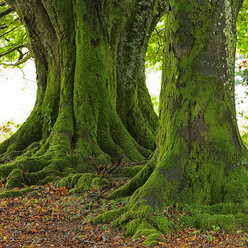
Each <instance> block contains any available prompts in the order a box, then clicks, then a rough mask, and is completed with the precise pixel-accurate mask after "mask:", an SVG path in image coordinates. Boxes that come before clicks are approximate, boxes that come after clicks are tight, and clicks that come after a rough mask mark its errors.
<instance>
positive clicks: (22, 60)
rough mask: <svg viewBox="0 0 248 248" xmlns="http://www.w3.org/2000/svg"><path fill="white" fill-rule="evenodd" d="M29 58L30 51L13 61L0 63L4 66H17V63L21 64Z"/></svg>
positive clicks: (30, 56)
mask: <svg viewBox="0 0 248 248" xmlns="http://www.w3.org/2000/svg"><path fill="white" fill-rule="evenodd" d="M30 58H32V55H31V53H26V55H25V56H24V57H23V58H22V59H18V60H17V61H16V62H14V63H2V65H5V66H18V65H21V64H23V63H25V62H27V61H28V60H29V59H30Z"/></svg>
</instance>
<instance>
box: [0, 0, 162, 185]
mask: <svg viewBox="0 0 248 248" xmlns="http://www.w3.org/2000/svg"><path fill="white" fill-rule="evenodd" d="M149 2H151V6H153V9H152V10H153V11H155V10H156V6H155V2H156V1H153V0H151V1H149ZM142 4H144V3H142V1H132V2H126V1H123V2H118V3H117V2H115V1H97V0H94V1H66V2H61V1H56V0H54V1H46V0H42V1H41V0H35V1H32V2H30V1H23V0H18V1H15V6H16V9H17V11H18V14H19V15H20V17H21V19H22V20H23V21H24V23H25V25H26V27H27V30H28V33H29V36H30V40H31V44H32V48H33V53H34V57H35V63H36V70H37V83H38V92H37V101H36V104H35V108H34V110H33V112H32V113H31V115H30V117H29V118H28V119H27V121H26V122H25V123H24V124H23V126H22V127H21V128H20V130H18V131H17V132H16V134H15V135H14V136H13V137H11V138H10V139H9V140H7V141H6V142H4V143H3V144H1V145H0V153H1V154H3V155H2V157H1V161H2V162H8V161H12V159H14V158H15V157H16V156H17V155H20V156H19V157H17V159H15V160H14V161H12V162H11V163H9V164H6V165H2V166H1V168H0V175H1V177H8V183H7V186H8V187H15V186H16V185H15V184H16V182H17V184H18V186H20V185H21V183H22V182H23V183H24V184H28V185H31V184H37V183H44V182H46V181H50V180H54V179H55V178H57V177H59V176H63V175H65V174H68V173H69V172H78V171H81V172H82V171H88V170H93V168H94V166H91V167H89V166H88V165H89V164H97V163H98V162H99V161H101V162H104V163H108V162H110V160H111V159H117V160H123V161H137V160H142V159H144V157H146V156H148V155H149V154H150V150H147V149H145V148H143V146H141V145H144V147H148V148H153V142H154V135H155V128H156V123H155V122H156V119H157V118H156V117H155V118H153V122H152V123H153V124H152V125H153V126H151V125H150V124H149V120H150V119H152V117H151V116H153V115H154V113H153V110H152V107H151V101H150V98H149V94H148V91H147V89H146V88H145V84H144V81H142V84H140V85H138V84H137V82H136V79H134V80H133V81H131V80H130V81H129V82H127V83H128V84H130V87H132V88H135V92H136V93H135V94H136V96H137V95H138V94H140V93H138V92H141V90H145V93H142V96H143V98H145V99H146V104H145V105H144V106H146V105H147V106H149V108H148V109H147V112H146V114H143V115H142V118H143V119H142V122H143V125H144V126H149V128H150V126H151V128H150V129H151V130H152V132H151V134H152V135H149V137H148V138H147V139H146V140H148V141H147V143H145V142H142V141H141V142H139V141H140V139H139V136H135V135H134V134H135V132H133V133H131V132H130V133H131V135H130V133H129V132H128V131H130V129H129V130H127V129H126V127H127V126H126V127H125V126H124V125H123V122H122V120H121V119H124V118H122V115H121V113H119V115H118V114H117V111H116V101H118V102H119V103H120V101H119V100H118V99H117V95H118V92H117V72H116V70H117V64H118V66H120V64H121V63H122V61H119V60H118V59H117V51H118V48H119V44H120V43H121V41H120V38H121V37H122V34H124V33H125V35H126V36H129V35H130V36H131V35H132V34H130V33H128V32H126V31H125V32H124V30H125V28H126V25H127V24H128V23H130V21H129V19H132V18H133V16H132V15H134V14H135V10H136V6H137V5H138V6H139V8H143V7H144V6H143V5H142ZM145 4H146V3H145ZM153 11H151V12H149V15H150V16H149V18H153ZM156 15H157V14H156ZM149 25H150V23H148V26H149ZM147 30H148V28H147ZM130 32H132V30H130ZM142 35H143V36H145V37H146V32H143V33H142ZM144 39H145V38H144ZM142 56H143V58H144V54H143V55H142ZM123 66H124V67H125V66H126V67H127V65H126V64H124V63H123ZM132 70H134V71H135V70H136V69H134V68H132ZM142 73H144V71H142ZM118 79H120V75H118ZM132 84H133V85H135V86H134V87H133V86H132ZM124 94H126V95H127V92H125V93H124ZM124 94H122V96H124ZM116 99H117V100H116ZM129 99H130V100H131V101H132V102H133V104H135V105H136V106H138V101H139V99H138V98H137V97H136V98H135V96H134V95H132V96H129ZM143 102H144V101H143ZM130 111H131V112H129V114H130V113H131V114H132V111H133V110H130ZM124 114H125V115H127V112H125V113H124ZM119 116H120V117H121V118H120V117H119ZM132 116H134V114H132ZM142 122H140V125H141V124H142ZM147 123H148V124H149V125H148V124H147ZM129 128H131V127H130V126H129ZM136 131H138V130H137V129H136ZM142 134H143V133H142ZM132 135H133V137H132ZM135 139H136V140H137V141H138V142H139V143H137V141H135ZM151 140H152V141H151ZM140 144H141V145H140ZM146 144H148V145H146ZM151 144H152V145H151ZM12 174H13V175H12ZM8 175H9V176H8ZM17 177H18V178H17Z"/></svg>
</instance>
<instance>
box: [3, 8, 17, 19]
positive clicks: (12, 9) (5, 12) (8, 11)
mask: <svg viewBox="0 0 248 248" xmlns="http://www.w3.org/2000/svg"><path fill="white" fill-rule="evenodd" d="M14 11H15V8H14V7H10V8H8V9H6V10H5V11H3V12H1V13H0V18H2V17H4V16H6V15H8V14H9V13H11V12H14Z"/></svg>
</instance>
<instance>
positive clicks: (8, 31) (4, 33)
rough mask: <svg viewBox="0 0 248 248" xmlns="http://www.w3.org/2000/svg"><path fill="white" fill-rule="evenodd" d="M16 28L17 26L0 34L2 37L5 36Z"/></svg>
mask: <svg viewBox="0 0 248 248" xmlns="http://www.w3.org/2000/svg"><path fill="white" fill-rule="evenodd" d="M16 28H17V27H14V28H12V29H11V30H9V31H8V32H6V33H4V34H2V35H0V38H2V37H3V36H5V35H7V34H9V33H11V32H12V31H14V30H15V29H16Z"/></svg>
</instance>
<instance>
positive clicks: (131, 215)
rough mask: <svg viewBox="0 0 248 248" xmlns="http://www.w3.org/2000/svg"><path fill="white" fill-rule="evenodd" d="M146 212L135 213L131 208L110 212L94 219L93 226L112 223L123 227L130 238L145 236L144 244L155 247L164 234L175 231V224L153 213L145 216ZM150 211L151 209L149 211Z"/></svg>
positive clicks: (145, 209)
mask: <svg viewBox="0 0 248 248" xmlns="http://www.w3.org/2000/svg"><path fill="white" fill-rule="evenodd" d="M147 210H148V208H146V207H145V208H144V211H143V210H142V211H138V212H134V211H132V210H130V208H129V207H124V208H120V209H117V210H112V211H108V212H106V213H104V214H101V215H99V216H97V217H95V218H94V219H93V221H92V222H93V224H94V225H96V224H100V223H110V222H111V221H113V225H114V226H116V227H121V228H123V229H124V230H125V231H126V234H127V235H128V236H132V237H133V238H140V237H141V236H142V237H143V236H145V237H146V239H145V241H144V244H146V245H148V246H153V245H156V244H157V243H158V241H159V240H160V237H161V235H162V234H167V233H170V232H171V231H172V230H173V224H172V223H171V222H170V221H169V220H168V219H167V218H166V217H164V216H162V215H156V214H154V213H152V212H149V213H147V214H144V213H145V212H146V211H147ZM149 210H150V209H149Z"/></svg>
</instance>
